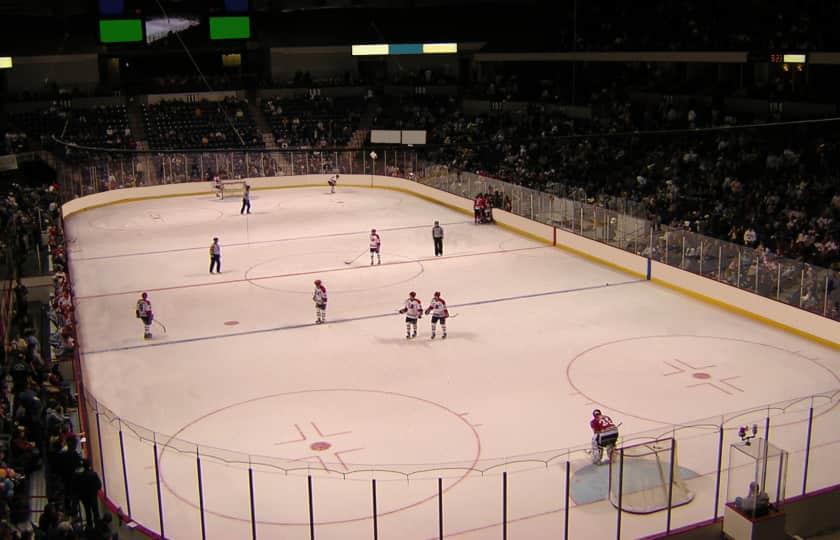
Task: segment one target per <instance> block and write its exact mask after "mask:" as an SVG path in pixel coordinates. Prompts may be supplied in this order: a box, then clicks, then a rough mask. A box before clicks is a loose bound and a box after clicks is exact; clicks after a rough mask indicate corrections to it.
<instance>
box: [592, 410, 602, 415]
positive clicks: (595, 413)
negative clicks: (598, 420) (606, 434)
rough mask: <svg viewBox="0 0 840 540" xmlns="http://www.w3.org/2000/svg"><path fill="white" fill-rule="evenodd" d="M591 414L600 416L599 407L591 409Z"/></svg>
mask: <svg viewBox="0 0 840 540" xmlns="http://www.w3.org/2000/svg"><path fill="white" fill-rule="evenodd" d="M592 416H601V409H595V410H594V411H592Z"/></svg>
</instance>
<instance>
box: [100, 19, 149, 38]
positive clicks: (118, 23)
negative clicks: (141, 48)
mask: <svg viewBox="0 0 840 540" xmlns="http://www.w3.org/2000/svg"><path fill="white" fill-rule="evenodd" d="M99 41H100V42H102V43H132V42H137V41H143V23H142V21H141V20H140V19H100V20H99Z"/></svg>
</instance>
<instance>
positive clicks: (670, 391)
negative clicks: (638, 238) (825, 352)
mask: <svg viewBox="0 0 840 540" xmlns="http://www.w3.org/2000/svg"><path fill="white" fill-rule="evenodd" d="M567 376H568V380H569V383H570V384H571V385H572V386H573V387H574V388H575V389H576V390H577V391H578V392H580V393H581V394H582V395H584V396H586V397H587V398H588V399H589V400H591V401H592V402H593V403H598V404H599V405H601V406H603V407H604V408H606V409H609V410H610V411H611V413H613V414H618V413H621V414H623V415H627V416H633V417H636V418H639V419H643V420H649V421H652V422H660V423H664V424H674V423H680V422H685V421H687V420H698V419H701V418H706V417H709V416H710V415H713V414H718V413H720V412H723V411H739V410H744V409H748V408H750V407H755V406H759V405H763V404H767V403H773V402H780V401H784V400H787V399H790V397H791V396H807V395H811V394H814V393H818V392H820V391H824V390H825V389H826V388H835V387H836V386H837V383H838V382H840V379H838V377H837V376H836V375H835V374H834V373H833V372H831V371H830V370H828V369H826V368H825V367H823V366H822V365H820V364H819V363H818V362H816V361H814V360H812V359H810V358H807V357H805V356H804V355H802V354H799V353H797V352H795V351H790V350H787V349H782V348H780V347H774V346H772V345H767V344H764V343H757V342H752V341H746V340H741V339H735V338H726V337H713V336H675V335H671V336H648V337H635V338H628V339H622V340H618V341H613V342H609V343H603V344H601V345H597V346H595V347H592V348H590V349H588V350H586V351H584V352H583V353H581V354H579V355H578V356H576V357H575V358H574V359H573V360H572V362H571V363H570V364H569V367H568V368H567ZM779 380H784V381H785V384H784V385H780V384H778V381H779ZM710 404H713V406H711V407H710Z"/></svg>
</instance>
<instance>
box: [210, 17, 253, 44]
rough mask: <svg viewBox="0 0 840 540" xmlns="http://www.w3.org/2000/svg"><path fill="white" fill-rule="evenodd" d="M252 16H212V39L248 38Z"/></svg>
mask: <svg viewBox="0 0 840 540" xmlns="http://www.w3.org/2000/svg"><path fill="white" fill-rule="evenodd" d="M250 37H251V18H250V17H210V39H248V38H250Z"/></svg>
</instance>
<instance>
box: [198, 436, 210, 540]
mask: <svg viewBox="0 0 840 540" xmlns="http://www.w3.org/2000/svg"><path fill="white" fill-rule="evenodd" d="M195 472H196V478H197V479H198V515H199V517H200V518H201V540H205V539H206V538H207V531H206V528H205V527H206V525H205V522H204V483H203V482H202V479H201V455H200V454H199V453H198V447H197V446H196V447H195Z"/></svg>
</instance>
